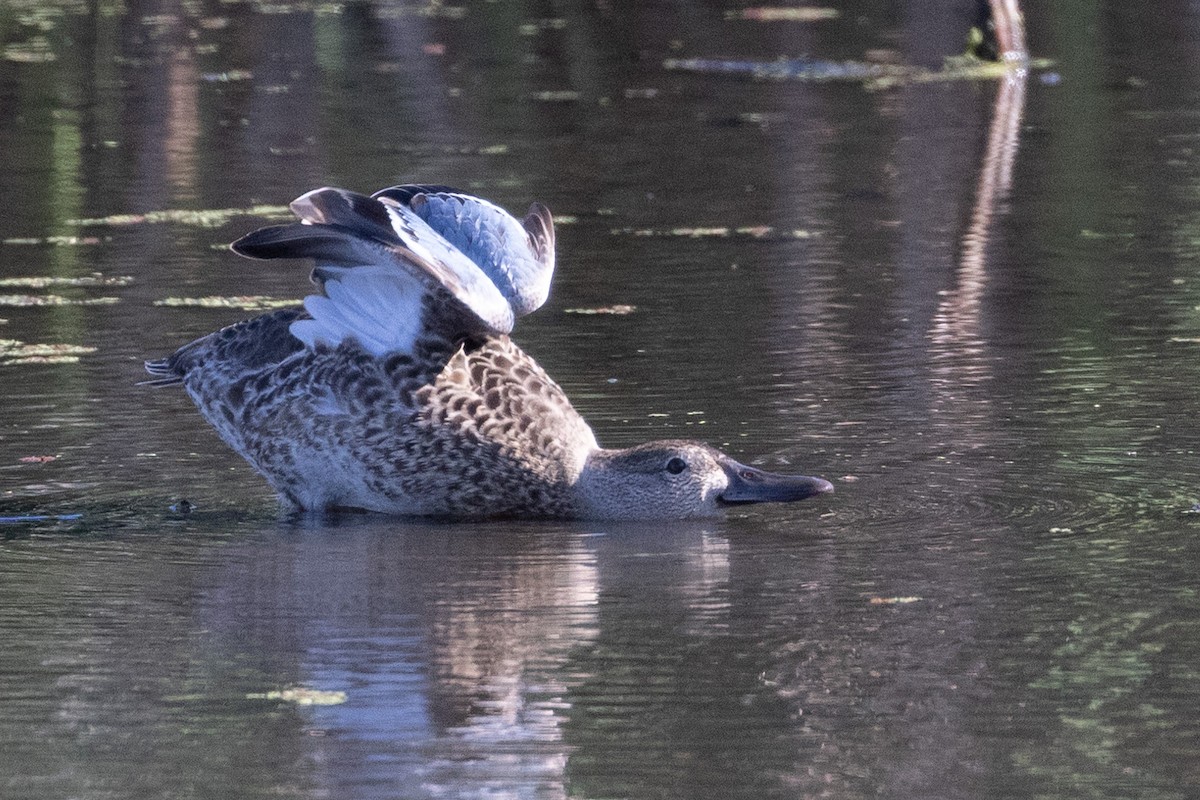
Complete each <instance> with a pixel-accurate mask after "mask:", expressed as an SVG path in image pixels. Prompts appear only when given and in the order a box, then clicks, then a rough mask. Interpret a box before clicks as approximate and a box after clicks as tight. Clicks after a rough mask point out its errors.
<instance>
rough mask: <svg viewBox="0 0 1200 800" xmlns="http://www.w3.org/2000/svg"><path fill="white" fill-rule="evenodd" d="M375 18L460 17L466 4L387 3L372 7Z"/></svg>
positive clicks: (431, 0)
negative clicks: (419, 4)
mask: <svg viewBox="0 0 1200 800" xmlns="http://www.w3.org/2000/svg"><path fill="white" fill-rule="evenodd" d="M372 13H373V15H374V16H375V18H376V19H399V18H401V17H411V16H417V17H438V18H441V19H462V18H464V17H465V16H467V7H466V6H448V5H444V4H443V3H441V2H439V1H438V0H430V2H429V3H427V4H426V5H423V6H407V5H403V6H402V5H387V6H380V7H377V8H375V9H373V12H372Z"/></svg>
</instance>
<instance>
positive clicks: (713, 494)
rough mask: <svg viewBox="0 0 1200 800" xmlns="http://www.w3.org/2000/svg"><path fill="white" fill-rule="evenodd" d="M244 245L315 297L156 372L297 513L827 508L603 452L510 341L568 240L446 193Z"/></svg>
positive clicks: (342, 210) (643, 455)
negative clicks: (780, 504)
mask: <svg viewBox="0 0 1200 800" xmlns="http://www.w3.org/2000/svg"><path fill="white" fill-rule="evenodd" d="M291 207H292V210H293V211H294V212H295V214H296V215H297V216H298V217H299V218H300V222H298V223H292V224H289V225H278V226H272V227H268V228H263V229H261V230H258V231H255V232H253V233H250V234H248V235H247V236H244V237H243V238H241V239H239V240H238V241H237V242H235V243H234V244H233V245H232V247H233V250H234V251H236V252H237V253H240V254H241V255H243V256H248V257H250V258H257V259H273V258H311V259H313V260H314V261H315V263H316V266H315V268H314V269H313V271H312V276H311V278H312V282H313V283H314V284H316V285H317V286H318V287H319V289H320V293H319V294H313V295H310V296H308V297H306V298H304V302H303V306H302V307H296V308H289V309H283V310H278V311H273V312H270V313H267V314H263V315H262V316H259V317H256V318H254V319H251V320H247V321H245V322H240V323H238V324H235V325H232V326H230V327H227V328H225V329H223V330H220V331H217V332H216V333H212V334H209V335H208V336H205V337H202V338H200V339H197V340H196V341H194V342H192V343H191V344H187V345H184V346H183V347H182V348H180V349H179V350H178V351H176V352H175V353H174V354H173V355H170V356H167V357H166V358H162V359H158V360H154V361H148V362H146V369H147V371H148V372H149V373H150V374H151V375H152V376H154V380H151V381H149V383H150V384H152V385H159V386H165V385H172V384H182V385H183V386H184V388H185V389H186V390H187V392H188V394H189V395H190V396H191V398H192V400H193V401H195V403H196V405H197V406H198V407H199V409H200V413H201V414H203V415H204V418H205V419H207V420H208V421H209V423H211V424H212V425H213V427H215V428H216V429H217V432H218V433H219V434H220V435H221V438H222V439H224V440H225V441H226V442H227V443H228V444H229V445H230V446H231V447H232V448H233V449H234V450H236V451H237V452H238V453H239V454H241V455H242V456H243V457H244V458H245V459H246V460H247V461H249V462H250V464H251V465H253V467H254V468H255V469H256V470H258V471H259V472H260V473H262V475H263V476H265V477H266V479H267V480H268V481H269V482H270V484H271V485H272V486H273V487H274V488H275V489H276V491H277V492H278V493H279V495H280V497H281V498H282V500H283V501H284V502H285V503H286V504H287V505H290V506H292V507H296V508H299V509H306V510H322V509H333V508H356V509H366V510H371V511H380V512H388V513H396V514H410V515H436V516H450V517H490V516H520V517H580V518H624V519H651V518H682V517H702V516H710V515H714V514H717V513H719V511H720V509H721V508H722V507H723V506H725V505H730V504H739V503H755V502H761V501H790V500H800V499H803V498H805V497H809V496H812V495H814V494H820V493H823V492H829V491H832V490H833V486H832V485H831V484H829V483H828V482H827V481H824V480H821V479H820V478H811V477H800V476H787V475H776V474H772V473H769V472H764V471H762V470H759V469H755V468H753V467H749V466H746V465H744V464H739V463H738V462H737V461H734V460H733V459H732V458H730V457H729V456H727V455H725V454H724V453H722V452H720V451H719V450H716V449H715V448H712V447H709V446H708V445H706V444H701V443H699V442H690V441H675V440H670V441H659V442H651V443H649V444H643V445H639V446H637V447H631V448H628V449H622V450H609V449H604V448H602V447H600V446H599V445H598V444H597V442H596V437H595V435H594V434H593V433H592V430H591V428H590V427H588V424H587V423H586V422H585V421H584V420H583V418H582V417H581V416H580V415H579V414H578V413H577V412H576V411H575V409H574V408H573V407H572V406H571V402H570V400H568V399H567V397H566V395H565V394H564V393H563V391H562V389H560V388H559V386H558V384H556V383H555V382H554V381H553V380H551V379H550V377H549V376H547V375H546V373H545V372H543V371H542V369H541V367H539V366H538V364H537V363H536V362H535V361H534V360H533V359H532V358H530V357H529V356H528V355H526V354H525V352H524V351H522V350H521V348H519V347H518V346H517V345H516V344H515V343H514V342H513V341H512V339H510V338H509V335H508V334H509V333H510V332H511V331H512V328H513V323H514V321H515V319H516V318H518V317H520V316H523V315H525V314H528V313H530V312H531V311H534V310H535V309H537V308H538V307H539V306H540V305H542V303H543V302H545V300H546V296H547V294H548V293H549V290H550V278H551V275H552V274H553V272H554V224H553V221H552V219H551V216H550V212H549V211H548V210H547V209H546V207H545V206H543V205H541V204H538V203H535V204H534V205H533V206H532V207H531V208H530V210H529V213H528V215H527V216H525V218H524V219H522V220H520V221H518V220H517V219H516V218H514V217H512V216H510V215H509V214H508V213H507V212H505V211H503V210H502V209H500V208H498V207H497V206H495V205H493V204H491V203H489V202H487V201H486V200H482V199H480V198H477V197H472V196H470V195H467V194H464V193H461V192H458V191H455V190H454V189H451V188H449V187H444V186H415V185H414V186H395V187H392V188H389V189H384V190H382V191H380V192H377V193H376V194H374V195H373V196H371V197H366V196H364V195H360V194H355V193H353V192H348V191H344V190H341V189H331V188H324V189H317V190H315V191H312V192H309V193H308V194H306V195H304V196H302V197H300V198H299V199H297V200H296V201H295V202H293V203H292V206H291Z"/></svg>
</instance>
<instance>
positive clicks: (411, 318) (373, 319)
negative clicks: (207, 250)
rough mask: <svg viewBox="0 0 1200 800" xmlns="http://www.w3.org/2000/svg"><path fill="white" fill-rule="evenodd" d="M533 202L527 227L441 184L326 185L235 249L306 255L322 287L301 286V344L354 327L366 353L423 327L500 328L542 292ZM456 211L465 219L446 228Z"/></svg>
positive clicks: (398, 344) (401, 343)
mask: <svg viewBox="0 0 1200 800" xmlns="http://www.w3.org/2000/svg"><path fill="white" fill-rule="evenodd" d="M400 190H409V193H408V194H404V192H402V191H400ZM418 190H429V191H430V192H431V194H424V193H423V192H422V191H418ZM393 191H395V192H396V194H395V195H392V194H389V193H391V192H393ZM428 198H436V199H434V200H432V201H431V200H429V199H428ZM448 204H449V205H448ZM454 207H457V208H458V209H459V213H458V214H457V216H456V215H455V213H454V210H453V208H454ZM536 208H538V209H541V211H540V213H538V214H531V217H527V218H526V225H527V226H528V225H531V224H532V225H533V227H534V230H535V232H536V233H537V237H536V238H535V236H534V235H533V234H530V233H526V232H525V228H524V227H522V225H521V223H518V222H517V221H516V220H515V219H513V218H512V217H511V216H509V215H508V214H507V213H506V212H504V211H503V210H502V209H500V208H498V207H496V206H494V205H492V204H491V203H487V202H486V201H483V200H479V199H477V198H472V197H469V196H468V195H462V194H458V193H452V191H451V190H447V189H446V188H445V187H424V186H422V187H397V189H396V190H385V191H384V192H381V193H379V194H378V195H376V196H375V197H366V196H364V195H360V194H355V193H354V192H348V191H345V190H342V189H332V188H324V189H317V190H315V191H312V192H309V193H308V194H305V195H303V196H302V197H300V198H298V199H296V200H295V201H294V202H293V203H292V210H293V211H294V212H295V213H296V215H297V216H298V217H299V218H300V219H301V222H300V223H293V224H291V225H279V226H273V227H269V228H263V229H261V230H258V231H255V232H254V233H251V234H249V235H247V236H244V237H242V238H241V239H239V240H238V241H236V242H234V244H233V249H234V251H236V252H238V253H240V254H242V255H245V256H248V257H250V258H313V259H315V260H316V262H317V265H316V267H315V268H314V270H313V273H312V275H313V280H314V282H316V283H318V284H319V285H320V286H321V287H322V288H323V289H324V295H323V296H321V295H312V296H309V297H306V298H305V301H304V305H305V308H306V309H307V310H308V312H309V314H310V315H311V317H312V319H307V320H298V321H297V322H294V323H293V324H292V333H293V334H294V335H295V336H296V337H297V338H299V339H301V340H302V341H304V342H305V343H306V344H307V345H309V346H310V347H315V346H316V345H317V343H318V342H325V343H327V344H336V343H337V342H340V341H341V340H342V339H344V338H346V337H348V336H354V337H356V338H357V339H358V340H359V342H360V343H361V344H362V345H363V346H364V347H366V348H367V349H368V350H371V351H372V352H375V353H383V352H388V351H392V350H405V351H407V350H410V349H411V348H412V345H413V342H414V341H415V339H416V338H417V337H419V336H420V335H421V334H422V333H423V332H426V331H429V332H435V333H438V334H441V335H443V336H447V337H450V338H457V337H463V336H469V335H479V334H489V333H508V332H509V331H511V330H512V326H513V321H514V318H515V317H516V316H520V315H522V314H526V313H529V312H530V311H532V310H533V309H535V308H537V307H538V306H539V305H541V303H542V302H544V301H545V297H546V294H547V293H548V291H549V282H550V275H551V274H552V272H553V242H554V236H553V224H552V222H551V221H550V215H549V212H548V211H545V209H544V207H542V206H537V207H536ZM423 212H424V213H423ZM427 217H428V219H431V220H433V222H434V223H435V224H433V225H431V224H430V223H429V222H428V221H427V219H426V218H427ZM530 218H533V219H534V222H532V223H531V222H530ZM455 219H457V220H458V224H459V227H460V228H467V229H468V230H456V229H455V227H454V224H453V220H455ZM518 231H519V232H520V234H519V235H518V233H517V232H518ZM514 241H515V245H511V244H510V243H511V242H514ZM464 247H465V248H466V249H465V250H464V249H463V248H464ZM489 248H498V250H497V251H495V252H491V251H489ZM539 254H540V257H541V260H540V261H537V258H538V256H539ZM547 254H548V255H547Z"/></svg>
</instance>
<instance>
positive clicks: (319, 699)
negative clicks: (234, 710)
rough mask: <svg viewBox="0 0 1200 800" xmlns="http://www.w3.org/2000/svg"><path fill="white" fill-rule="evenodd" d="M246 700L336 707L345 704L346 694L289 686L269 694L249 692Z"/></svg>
mask: <svg viewBox="0 0 1200 800" xmlns="http://www.w3.org/2000/svg"><path fill="white" fill-rule="evenodd" d="M246 699H247V700H278V701H280V702H283V703H293V704H295V705H298V706H336V705H340V704H341V703H344V702H346V699H347V698H346V693H345V692H337V691H328V690H323V689H310V688H308V687H306V686H291V687H289V688H287V689H277V690H275V691H270V692H250V693H249V694H247V695H246Z"/></svg>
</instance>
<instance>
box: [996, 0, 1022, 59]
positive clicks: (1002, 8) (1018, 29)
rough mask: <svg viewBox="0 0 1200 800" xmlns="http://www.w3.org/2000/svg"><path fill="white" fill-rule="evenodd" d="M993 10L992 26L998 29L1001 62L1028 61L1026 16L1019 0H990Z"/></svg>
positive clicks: (997, 40) (997, 36)
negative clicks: (1022, 11)
mask: <svg viewBox="0 0 1200 800" xmlns="http://www.w3.org/2000/svg"><path fill="white" fill-rule="evenodd" d="M988 5H989V6H990V7H991V9H992V25H993V26H994V27H995V29H996V44H997V49H998V50H999V51H1000V60H1001V61H1027V60H1029V50H1028V49H1027V48H1026V47H1025V15H1024V14H1022V13H1021V7H1020V5H1019V3H1018V0H988Z"/></svg>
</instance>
